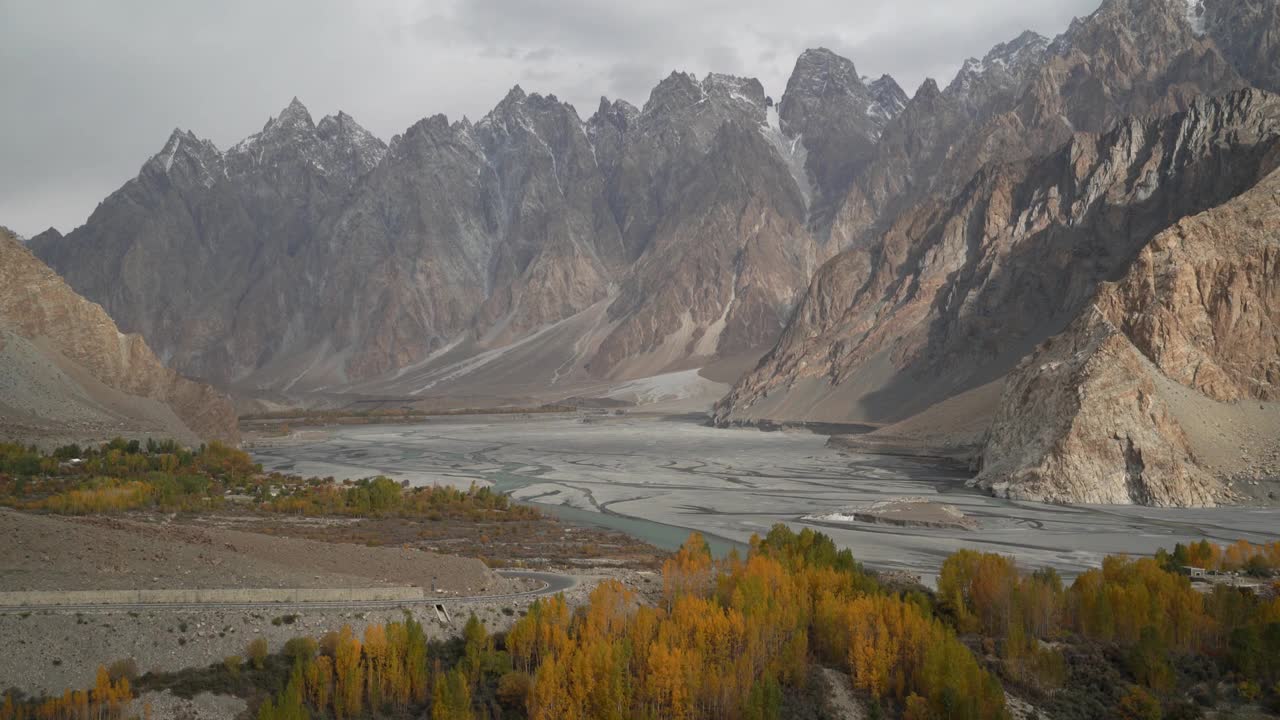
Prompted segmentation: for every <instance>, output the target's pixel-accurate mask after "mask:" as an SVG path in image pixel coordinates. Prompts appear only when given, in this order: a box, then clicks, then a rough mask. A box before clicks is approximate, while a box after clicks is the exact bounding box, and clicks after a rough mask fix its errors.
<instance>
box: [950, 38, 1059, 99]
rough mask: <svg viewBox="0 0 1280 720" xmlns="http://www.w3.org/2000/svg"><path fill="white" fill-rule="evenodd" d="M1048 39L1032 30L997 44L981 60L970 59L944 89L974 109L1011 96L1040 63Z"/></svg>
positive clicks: (1041, 62)
mask: <svg viewBox="0 0 1280 720" xmlns="http://www.w3.org/2000/svg"><path fill="white" fill-rule="evenodd" d="M1048 49H1049V39H1048V38H1046V37H1044V36H1043V35H1040V34H1039V33H1036V32H1034V31H1031V30H1027V31H1025V32H1023V33H1022V34H1021V35H1019V36H1018V37H1016V38H1014V39H1012V40H1009V41H1008V42H1003V43H1000V44H999V45H996V46H995V47H993V48H992V49H991V51H990V52H988V53H987V54H986V55H984V56H983V57H982V59H978V58H969V59H968V60H966V61H965V63H964V65H963V66H962V67H961V68H960V71H959V72H957V73H956V76H955V79H953V80H952V81H951V84H950V85H948V86H947V89H946V92H947V94H948V95H950V96H952V97H955V98H958V99H961V100H962V101H963V102H966V103H968V104H969V105H971V106H973V108H974V109H977V108H978V107H980V106H983V105H987V104H989V103H990V101H991V99H992V97H993V96H994V95H995V94H997V93H1009V94H1014V93H1016V92H1017V91H1018V89H1020V88H1021V86H1022V85H1023V84H1024V83H1025V82H1026V81H1027V80H1028V79H1029V78H1030V77H1031V75H1032V73H1034V72H1035V70H1036V69H1037V68H1039V67H1040V66H1041V65H1042V64H1043V63H1044V59H1045V56H1046V54H1047V52H1048Z"/></svg>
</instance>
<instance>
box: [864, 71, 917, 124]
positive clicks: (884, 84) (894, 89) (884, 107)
mask: <svg viewBox="0 0 1280 720" xmlns="http://www.w3.org/2000/svg"><path fill="white" fill-rule="evenodd" d="M865 84H866V86H867V90H869V91H871V97H873V98H875V101H876V105H877V106H878V107H879V109H880V113H881V114H882V115H883V116H884V117H885V120H886V122H887V121H888V120H891V119H893V118H895V117H897V116H898V114H899V113H901V112H902V110H903V108H905V107H906V106H907V103H908V102H909V101H910V100H911V98H909V97H907V93H906V91H905V90H903V89H902V86H901V85H899V84H898V81H897V80H895V79H893V76H891V75H881V76H880V77H879V79H877V80H873V81H871V82H870V83H865Z"/></svg>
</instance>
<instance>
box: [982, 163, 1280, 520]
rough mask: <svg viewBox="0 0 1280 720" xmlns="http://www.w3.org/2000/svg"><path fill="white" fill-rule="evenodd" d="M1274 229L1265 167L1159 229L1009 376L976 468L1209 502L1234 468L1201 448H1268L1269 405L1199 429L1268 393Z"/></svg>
mask: <svg viewBox="0 0 1280 720" xmlns="http://www.w3.org/2000/svg"><path fill="white" fill-rule="evenodd" d="M1270 164H1272V165H1274V159H1273V160H1272V162H1271V163H1270ZM1278 233H1280V173H1272V174H1271V175H1269V176H1268V177H1267V178H1266V179H1265V180H1263V181H1262V182H1261V183H1259V184H1258V185H1257V186H1256V187H1254V188H1253V189H1251V190H1249V191H1248V192H1246V193H1244V194H1242V195H1241V196H1239V197H1238V198H1236V199H1234V200H1231V201H1230V202H1228V203H1226V204H1225V205H1222V206H1221V207H1218V208H1215V209H1213V210H1210V211H1208V212H1205V213H1203V214H1201V215H1197V216H1195V217H1191V218H1188V219H1185V220H1182V221H1181V222H1179V223H1178V224H1177V225H1176V226H1174V227H1172V228H1170V229H1169V230H1167V231H1165V232H1163V233H1161V234H1160V235H1158V236H1156V237H1155V238H1154V239H1153V240H1152V241H1151V242H1150V243H1148V244H1147V245H1146V246H1145V247H1144V248H1143V249H1142V251H1141V252H1140V253H1139V254H1138V257H1137V258H1136V259H1135V260H1134V262H1133V263H1132V264H1131V266H1130V268H1129V270H1128V272H1127V273H1125V275H1124V277H1123V278H1122V279H1121V280H1119V281H1118V282H1116V283H1108V284H1106V285H1104V286H1103V287H1102V288H1101V290H1100V291H1099V293H1098V295H1097V297H1096V298H1095V299H1094V301H1093V303H1092V304H1091V305H1090V306H1089V307H1088V308H1086V310H1085V311H1084V312H1083V313H1082V314H1081V316H1080V317H1079V318H1078V319H1077V320H1076V321H1075V322H1073V323H1072V324H1071V325H1070V326H1069V327H1068V328H1067V330H1066V331H1065V332H1063V333H1062V334H1061V335H1059V336H1057V337H1054V338H1052V339H1051V340H1050V341H1048V342H1046V343H1045V344H1044V345H1042V346H1041V347H1039V348H1038V349H1037V350H1036V351H1035V352H1034V353H1033V354H1032V355H1030V356H1029V357H1028V358H1027V359H1026V360H1025V361H1024V362H1023V363H1022V364H1021V365H1020V366H1019V367H1018V368H1017V370H1016V371H1014V373H1013V374H1012V375H1011V376H1010V378H1009V381H1008V384H1007V386H1006V389H1005V393H1004V397H1003V399H1002V401H1001V405H1000V409H999V411H998V412H997V415H996V419H995V423H994V425H993V427H992V429H991V432H990V436H989V439H988V442H987V445H986V448H985V450H984V453H983V471H982V474H981V475H980V476H979V477H978V479H977V483H978V484H979V485H981V486H982V487H985V488H988V489H991V490H993V491H995V492H997V493H999V494H1002V495H1005V496H1008V497H1014V498H1021V499H1033V500H1048V501H1056V502H1090V503H1139V504H1151V505H1168V506H1198V505H1211V504H1213V503H1214V502H1215V501H1216V500H1218V499H1221V498H1223V497H1224V496H1225V495H1226V494H1227V493H1226V488H1225V486H1224V484H1223V481H1224V480H1225V479H1227V478H1229V477H1231V475H1232V474H1233V471H1239V470H1241V469H1242V468H1241V467H1240V462H1239V458H1238V457H1237V458H1233V459H1232V461H1229V462H1226V463H1220V462H1214V460H1213V458H1210V457H1208V456H1207V454H1208V453H1209V452H1211V450H1209V451H1206V450H1204V448H1206V447H1208V448H1212V449H1214V450H1216V449H1219V448H1217V447H1214V446H1215V445H1218V444H1221V445H1222V446H1227V447H1231V448H1234V447H1235V446H1237V444H1238V443H1240V442H1241V441H1242V440H1248V442H1247V443H1246V446H1242V448H1241V449H1243V450H1244V451H1245V454H1246V455H1253V456H1256V457H1263V458H1271V459H1273V460H1274V459H1275V458H1276V456H1277V453H1278V451H1280V426H1278V425H1277V424H1276V422H1275V418H1278V417H1280V414H1276V413H1273V414H1272V415H1271V420H1270V422H1265V421H1264V422H1263V423H1262V427H1255V428H1254V430H1255V432H1254V433H1250V434H1249V435H1246V436H1244V437H1240V436H1237V437H1232V438H1230V439H1218V438H1207V437H1203V434H1204V428H1205V426H1206V423H1205V419H1206V418H1217V419H1219V420H1220V419H1221V418H1223V417H1225V416H1229V415H1230V414H1231V413H1233V412H1235V411H1236V410H1237V409H1238V403H1237V402H1236V401H1240V400H1252V401H1254V403H1256V402H1257V401H1264V403H1266V402H1269V403H1275V402H1276V400H1277V388H1278V387H1280V240H1278V239H1277V238H1280V234H1278ZM1263 409H1265V405H1264V406H1263ZM1224 440H1225V442H1224ZM1269 472H1271V473H1274V472H1275V468H1274V467H1272V468H1270V470H1269Z"/></svg>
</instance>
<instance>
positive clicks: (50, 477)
mask: <svg viewBox="0 0 1280 720" xmlns="http://www.w3.org/2000/svg"><path fill="white" fill-rule="evenodd" d="M228 496H235V497H236V498H238V499H243V500H244V501H245V503H244V504H245V505H247V507H249V508H251V509H255V510H258V511H260V512H267V513H282V514H291V515H340V516H347V517H409V518H424V517H425V518H429V519H431V520H437V521H438V520H445V519H450V520H458V519H462V520H468V521H481V520H485V521H497V522H510V521H519V520H532V519H537V518H539V517H541V515H540V513H539V512H538V511H537V510H535V509H533V508H531V507H527V506H523V505H515V504H512V503H511V502H510V501H509V500H508V498H507V497H506V496H505V495H502V494H501V493H496V492H493V491H492V490H490V489H489V488H487V487H479V488H478V487H474V486H473V487H471V488H469V489H467V490H459V489H457V488H453V487H422V488H410V487H408V486H407V485H406V484H404V483H397V482H395V481H393V480H390V479H388V478H385V477H375V478H369V479H364V480H357V481H347V482H342V483H339V482H336V481H335V480H333V479H332V478H323V479H322V478H310V479H304V478H301V477H297V476H293V475H281V474H279V473H269V474H268V473H264V472H263V471H262V468H261V466H259V465H256V464H255V463H254V462H253V460H252V459H251V458H250V457H249V455H248V454H247V453H244V452H242V451H240V450H237V449H234V448H230V447H227V446H225V445H221V444H218V443H211V444H209V445H207V446H201V447H200V448H198V449H195V450H188V449H185V448H182V447H181V446H179V445H178V444H177V443H174V442H172V441H165V442H155V441H148V442H147V443H145V444H143V443H139V442H138V441H136V440H135V441H128V442H126V441H124V440H119V439H117V440H113V441H111V442H110V443H107V444H105V445H102V446H100V447H98V448H80V447H78V446H75V445H70V446H66V447H62V448H58V449H57V450H55V451H53V452H52V453H48V454H45V453H41V452H40V451H39V450H38V449H37V448H34V447H23V446H21V445H13V444H0V505H3V506H8V507H13V508H17V509H22V510H35V511H45V512H53V513H59V514H71V515H82V514H89V513H95V514H96V513H118V512H125V511H130V510H140V509H158V510H163V511H168V512H173V511H183V512H202V511H210V510H220V509H223V508H225V507H226V506H227V499H228Z"/></svg>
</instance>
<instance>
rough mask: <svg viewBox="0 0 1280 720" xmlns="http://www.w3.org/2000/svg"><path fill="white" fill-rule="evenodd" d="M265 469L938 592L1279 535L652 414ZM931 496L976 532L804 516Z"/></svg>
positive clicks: (1243, 513)
mask: <svg viewBox="0 0 1280 720" xmlns="http://www.w3.org/2000/svg"><path fill="white" fill-rule="evenodd" d="M255 457H256V459H257V460H258V461H259V462H261V463H262V464H263V465H264V467H265V468H266V469H268V470H273V469H274V470H280V471H283V472H296V473H301V474H308V475H322V476H324V475H332V476H334V477H336V478H339V479H344V478H360V477H367V476H370V475H375V474H385V475H388V476H390V477H393V478H396V479H402V480H409V481H410V482H411V483H413V484H429V483H442V484H444V483H448V484H454V485H462V486H465V485H468V484H470V483H472V482H476V483H488V484H492V485H493V486H494V487H495V488H497V489H499V490H501V491H503V492H507V493H510V494H511V495H512V496H513V497H515V498H517V499H520V500H522V501H526V502H533V503H536V504H538V505H540V506H543V507H545V508H546V509H548V510H550V511H552V512H554V513H555V514H557V515H560V516H561V517H564V518H565V519H567V520H572V521H579V522H591V523H595V524H600V525H604V526H608V527H613V528H616V529H620V530H623V531H626V532H629V533H631V534H633V535H636V536H638V537H641V538H642V539H645V540H648V541H649V542H652V543H655V544H657V545H660V546H663V547H667V548H673V547H675V546H678V545H679V543H680V542H681V541H682V540H683V539H684V538H685V537H686V536H687V535H688V533H689V532H690V531H691V530H697V531H699V532H702V533H704V534H706V535H708V536H710V537H711V539H712V541H713V547H715V548H717V549H719V550H721V551H723V550H727V548H728V547H730V546H732V545H733V544H742V543H746V542H747V541H748V540H749V539H750V537H751V536H752V534H756V533H759V534H763V533H765V532H767V531H768V529H769V528H770V527H771V526H772V525H773V524H775V523H778V522H785V523H787V524H788V525H790V526H791V527H793V528H795V529H797V530H799V529H801V528H803V527H812V528H814V529H818V530H821V531H822V532H825V533H827V534H828V535H830V536H831V537H833V538H834V539H835V540H836V541H837V542H838V543H839V544H840V545H841V546H844V547H848V548H850V549H852V550H853V553H854V555H855V556H856V557H857V558H858V559H859V560H860V561H862V562H864V563H865V564H867V565H868V566H871V567H874V568H880V569H890V570H901V571H906V572H911V573H916V574H918V575H920V576H921V577H922V578H923V579H924V580H925V581H926V582H932V581H933V580H934V578H935V576H936V573H937V569H938V567H939V565H940V564H941V562H942V560H943V558H945V557H946V556H947V555H948V554H950V553H952V552H954V551H955V550H957V549H960V548H973V549H977V550H982V551H987V552H998V553H1002V554H1007V555H1012V556H1014V557H1015V558H1016V559H1017V561H1018V563H1019V564H1020V565H1021V566H1023V567H1024V568H1034V567H1040V566H1046V565H1048V566H1052V567H1055V568H1057V569H1058V570H1059V572H1061V573H1063V574H1064V575H1065V576H1067V577H1071V576H1074V575H1076V574H1078V573H1080V572H1082V571H1083V570H1086V569H1088V568H1091V567H1096V566H1098V565H1099V564H1100V563H1101V560H1102V558H1103V556H1105V555H1108V554H1115V553H1128V554H1133V555H1141V554H1150V553H1153V552H1155V551H1156V550H1157V549H1158V548H1161V547H1172V546H1173V544H1174V543H1177V542H1187V541H1194V540H1200V539H1201V538H1207V539H1209V540H1211V541H1215V542H1219V543H1229V542H1234V541H1235V540H1237V539H1241V538H1243V539H1246V540H1249V541H1252V542H1262V541H1268V542H1269V541H1274V540H1277V539H1280V509H1278V508H1247V507H1224V508H1205V509H1191V510H1185V509H1161V508H1147V507H1130V506H1107V507H1101V506H1057V505H1044V504H1040V503H1031V502H1018V501H1009V500H1002V499H998V498H993V497H990V496H988V495H985V494H982V493H980V492H977V491H974V490H971V489H968V488H966V487H965V480H967V479H968V475H967V474H965V473H963V472H959V471H957V470H956V469H954V468H952V467H949V466H945V465H942V464H940V463H934V462H931V461H926V460H916V459H907V458H893V457H884V456H870V455H857V454H850V453H847V452H842V451H837V450H834V449H830V448H827V447H826V437H825V436H822V435H816V434H812V433H808V432H760V431H757V430H751V429H734V430H722V429H716V428H710V427H706V426H704V425H702V424H700V422H698V421H696V420H692V419H685V418H680V419H662V418H647V417H640V416H635V417H625V418H607V419H606V418H590V419H588V420H586V421H584V420H582V419H579V418H571V417H564V416H555V417H533V418H528V417H525V418H501V417H483V418H449V419H442V420H438V421H432V422H429V423H426V424H422V425H413V426H375V427H371V426H360V427H342V428H336V429H334V430H332V431H331V432H327V433H326V434H325V436H324V437H321V438H317V439H314V440H305V441H301V442H296V443H286V444H283V445H282V446H279V447H272V448H264V449H260V450H258V451H256V452H255ZM904 496H923V497H926V498H929V499H932V500H937V501H939V502H944V503H946V504H949V505H953V506H955V507H956V508H958V509H959V510H961V511H962V512H964V513H965V514H966V515H967V516H969V517H970V518H973V519H975V520H976V521H977V522H978V523H979V528H978V529H976V530H963V529H958V528H957V529H946V528H924V527H898V526H891V525H877V524H868V523H850V524H844V523H840V524H836V523H821V522H814V521H808V520H803V519H802V518H803V517H804V516H807V515H812V514H822V513H830V512H834V511H837V510H840V509H842V508H846V507H848V506H851V505H856V504H861V503H867V502H874V501H876V500H886V499H890V498H896V497H904Z"/></svg>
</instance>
